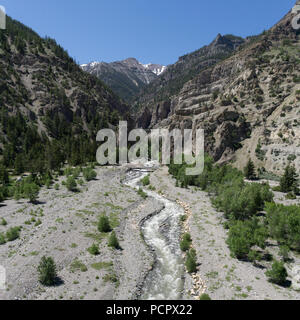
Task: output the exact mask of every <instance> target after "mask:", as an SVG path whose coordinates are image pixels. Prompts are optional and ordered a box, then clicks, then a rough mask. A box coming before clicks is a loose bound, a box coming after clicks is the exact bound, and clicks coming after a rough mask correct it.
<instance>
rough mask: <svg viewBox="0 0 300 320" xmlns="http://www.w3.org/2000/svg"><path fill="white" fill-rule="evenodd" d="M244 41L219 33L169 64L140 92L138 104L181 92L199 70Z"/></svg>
mask: <svg viewBox="0 0 300 320" xmlns="http://www.w3.org/2000/svg"><path fill="white" fill-rule="evenodd" d="M244 42H245V40H244V39H242V38H240V37H235V36H233V35H225V36H221V35H220V34H218V36H217V37H216V39H215V40H214V41H213V42H212V43H211V44H210V45H208V46H204V47H203V48H201V49H199V50H197V51H194V52H192V53H190V54H187V55H184V56H182V57H180V58H179V60H178V61H177V62H176V63H175V64H173V65H170V66H168V68H167V69H166V70H165V72H164V73H163V74H162V75H160V76H159V77H158V78H157V79H156V80H154V81H153V82H152V83H150V85H148V86H146V87H145V88H144V89H143V90H142V91H141V92H140V94H139V96H138V97H137V98H136V104H137V105H143V106H144V107H145V106H150V107H151V106H152V105H153V104H155V103H156V102H160V101H162V100H167V99H168V98H169V97H171V96H172V95H174V94H177V93H179V91H180V90H181V89H182V87H183V85H184V84H185V83H186V82H188V81H189V80H191V79H193V78H194V77H195V76H196V75H197V74H199V72H201V71H202V70H204V69H206V68H208V67H210V66H212V65H215V64H216V63H218V62H220V61H222V60H223V59H225V58H226V57H227V56H228V55H230V54H232V52H233V51H234V50H236V49H237V48H238V47H239V46H240V45H241V44H243V43H244Z"/></svg>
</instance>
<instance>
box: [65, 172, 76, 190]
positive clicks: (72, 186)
mask: <svg viewBox="0 0 300 320" xmlns="http://www.w3.org/2000/svg"><path fill="white" fill-rule="evenodd" d="M66 187H67V189H68V190H69V191H73V192H74V191H76V187H77V183H76V181H75V179H74V177H72V176H70V177H68V179H67V182H66Z"/></svg>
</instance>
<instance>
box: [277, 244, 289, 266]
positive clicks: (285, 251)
mask: <svg viewBox="0 0 300 320" xmlns="http://www.w3.org/2000/svg"><path fill="white" fill-rule="evenodd" d="M289 252H290V248H289V247H288V246H286V245H282V246H280V249H279V255H280V256H281V258H282V261H284V262H287V261H289V259H290V257H289Z"/></svg>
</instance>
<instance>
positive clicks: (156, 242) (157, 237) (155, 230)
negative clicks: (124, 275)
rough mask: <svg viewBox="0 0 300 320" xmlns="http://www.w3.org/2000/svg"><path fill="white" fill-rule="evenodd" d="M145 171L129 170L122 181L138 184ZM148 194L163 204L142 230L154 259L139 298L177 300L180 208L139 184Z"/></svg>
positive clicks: (180, 264) (181, 266) (179, 289)
mask: <svg viewBox="0 0 300 320" xmlns="http://www.w3.org/2000/svg"><path fill="white" fill-rule="evenodd" d="M147 174H148V173H146V172H143V171H130V172H129V173H128V174H127V178H126V182H125V183H126V184H127V185H128V186H130V187H133V188H139V187H140V180H141V179H142V178H143V177H145V176H146V175H147ZM143 190H144V192H146V193H147V195H148V197H152V198H154V199H156V200H158V201H160V202H162V203H163V204H164V206H165V208H164V209H163V210H162V211H161V212H159V213H158V214H157V215H155V216H153V217H151V218H150V219H149V220H147V221H146V222H145V223H144V225H143V227H142V232H143V235H144V238H145V241H146V243H147V244H148V246H149V247H151V248H152V249H153V250H154V253H155V257H156V263H155V265H154V268H153V270H152V271H151V272H150V273H149V274H148V276H147V278H146V280H145V283H144V287H143V293H142V295H141V297H140V299H141V300H180V299H182V293H183V289H184V261H183V258H182V252H181V250H180V234H181V230H180V217H181V216H182V215H183V214H184V210H183V209H182V208H181V207H180V206H178V205H177V204H176V203H175V202H172V201H170V200H168V199H166V198H165V197H163V196H161V195H159V194H158V193H157V192H155V191H150V190H148V189H147V188H143Z"/></svg>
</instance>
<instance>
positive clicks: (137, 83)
mask: <svg viewBox="0 0 300 320" xmlns="http://www.w3.org/2000/svg"><path fill="white" fill-rule="evenodd" d="M81 67H82V69H83V70H84V71H87V72H89V73H91V74H93V75H95V76H97V77H98V78H99V79H101V80H102V81H104V82H105V83H106V84H107V85H108V86H109V87H110V88H111V89H112V90H113V91H114V92H115V93H116V94H118V95H119V96H120V97H121V98H123V99H124V100H127V101H129V100H131V98H132V97H133V96H135V95H136V94H137V93H138V92H139V90H141V89H142V88H144V87H145V86H146V85H148V84H150V83H151V82H152V81H154V80H155V79H156V78H157V77H158V76H159V75H160V74H162V73H163V72H164V71H165V68H166V67H164V66H161V65H158V64H146V65H143V64H141V63H140V62H138V61H137V60H136V59H134V58H128V59H126V60H123V61H117V62H112V63H105V62H92V63H89V64H85V65H82V66H81Z"/></svg>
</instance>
